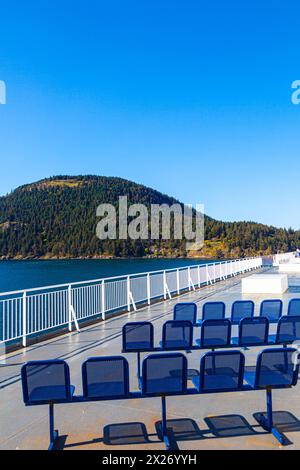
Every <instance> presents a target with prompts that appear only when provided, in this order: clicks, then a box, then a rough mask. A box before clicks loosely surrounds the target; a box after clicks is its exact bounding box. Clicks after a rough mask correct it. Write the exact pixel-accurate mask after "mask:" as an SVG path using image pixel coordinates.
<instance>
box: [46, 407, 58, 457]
mask: <svg viewBox="0 0 300 470" xmlns="http://www.w3.org/2000/svg"><path fill="white" fill-rule="evenodd" d="M49 434H50V444H49V447H48V450H49V451H52V450H54V449H55V445H56V444H57V440H58V437H59V434H58V431H57V430H55V429H54V403H49Z"/></svg>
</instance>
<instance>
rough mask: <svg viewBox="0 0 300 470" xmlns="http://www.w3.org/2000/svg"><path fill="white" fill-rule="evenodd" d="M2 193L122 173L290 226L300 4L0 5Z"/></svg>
mask: <svg viewBox="0 0 300 470" xmlns="http://www.w3.org/2000/svg"><path fill="white" fill-rule="evenodd" d="M0 20H1V21H0V80H4V81H5V82H6V85H7V104H6V105H5V106H0V161H1V171H0V194H5V193H7V192H8V191H10V190H11V189H13V188H15V187H17V186H18V185H20V184H24V183H28V182H32V181H35V180H37V179H41V178H44V177H47V176H51V175H55V174H99V175H107V176H120V177H124V178H127V179H130V180H134V181H137V182H140V183H143V184H145V185H148V186H151V187H153V188H156V189H158V190H160V191H162V192H164V193H167V194H169V195H173V196H175V197H177V198H179V199H180V200H181V201H183V202H185V203H192V204H196V203H198V202H199V203H201V202H203V203H204V204H205V206H206V213H208V214H209V215H211V216H213V217H215V218H219V219H223V220H256V221H260V222H265V223H268V224H273V225H277V226H286V227H288V226H292V227H294V228H300V220H299V209H300V197H299V193H300V189H299V188H300V168H299V161H300V151H299V148H300V106H295V105H292V104H291V83H292V82H293V81H294V80H297V79H300V61H299V55H300V53H299V50H300V15H299V1H293V0H291V1H289V2H283V1H282V0H280V1H279V0H272V1H270V0H268V1H267V0H251V1H250V0H243V1H237V0H235V1H232V0H227V1H224V0H218V1H208V0H207V1H202V0H185V1H183V0H180V1H179V0H151V1H150V0H147V1H146V0H130V1H124V0H119V1H114V0H109V1H106V2H104V1H96V0H85V1H83V0H72V1H70V0H60V1H58V0H43V1H41V0H36V1H33V0H27V1H26V2H24V1H23V0H19V1H16V0H9V1H8V2H1V3H0Z"/></svg>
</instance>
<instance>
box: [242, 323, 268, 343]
mask: <svg viewBox="0 0 300 470" xmlns="http://www.w3.org/2000/svg"><path fill="white" fill-rule="evenodd" d="M268 334H269V320H268V319H267V318H265V317H257V318H255V317H252V318H243V320H241V322H240V324H239V345H240V346H251V345H252V346H255V345H263V344H266V343H267V342H268Z"/></svg>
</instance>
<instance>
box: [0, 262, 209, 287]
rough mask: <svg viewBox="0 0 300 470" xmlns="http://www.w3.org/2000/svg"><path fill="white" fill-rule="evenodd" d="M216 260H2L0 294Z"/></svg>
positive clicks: (0, 264) (0, 266)
mask: <svg viewBox="0 0 300 470" xmlns="http://www.w3.org/2000/svg"><path fill="white" fill-rule="evenodd" d="M211 261H213V260H203V259H202V260H197V259H196V260H187V259H118V260H115V259H114V260H53V261H0V292H7V291H11V290H19V289H29V288H33V287H42V286H47V285H54V284H64V283H67V282H76V281H87V280H90V279H99V278H102V277H111V276H119V275H122V274H131V273H139V272H147V271H156V270H160V269H170V268H174V267H180V266H192V265H195V264H203V263H207V262H211Z"/></svg>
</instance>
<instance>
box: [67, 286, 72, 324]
mask: <svg viewBox="0 0 300 470" xmlns="http://www.w3.org/2000/svg"><path fill="white" fill-rule="evenodd" d="M68 330H69V331H72V289H71V284H69V286H68Z"/></svg>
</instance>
